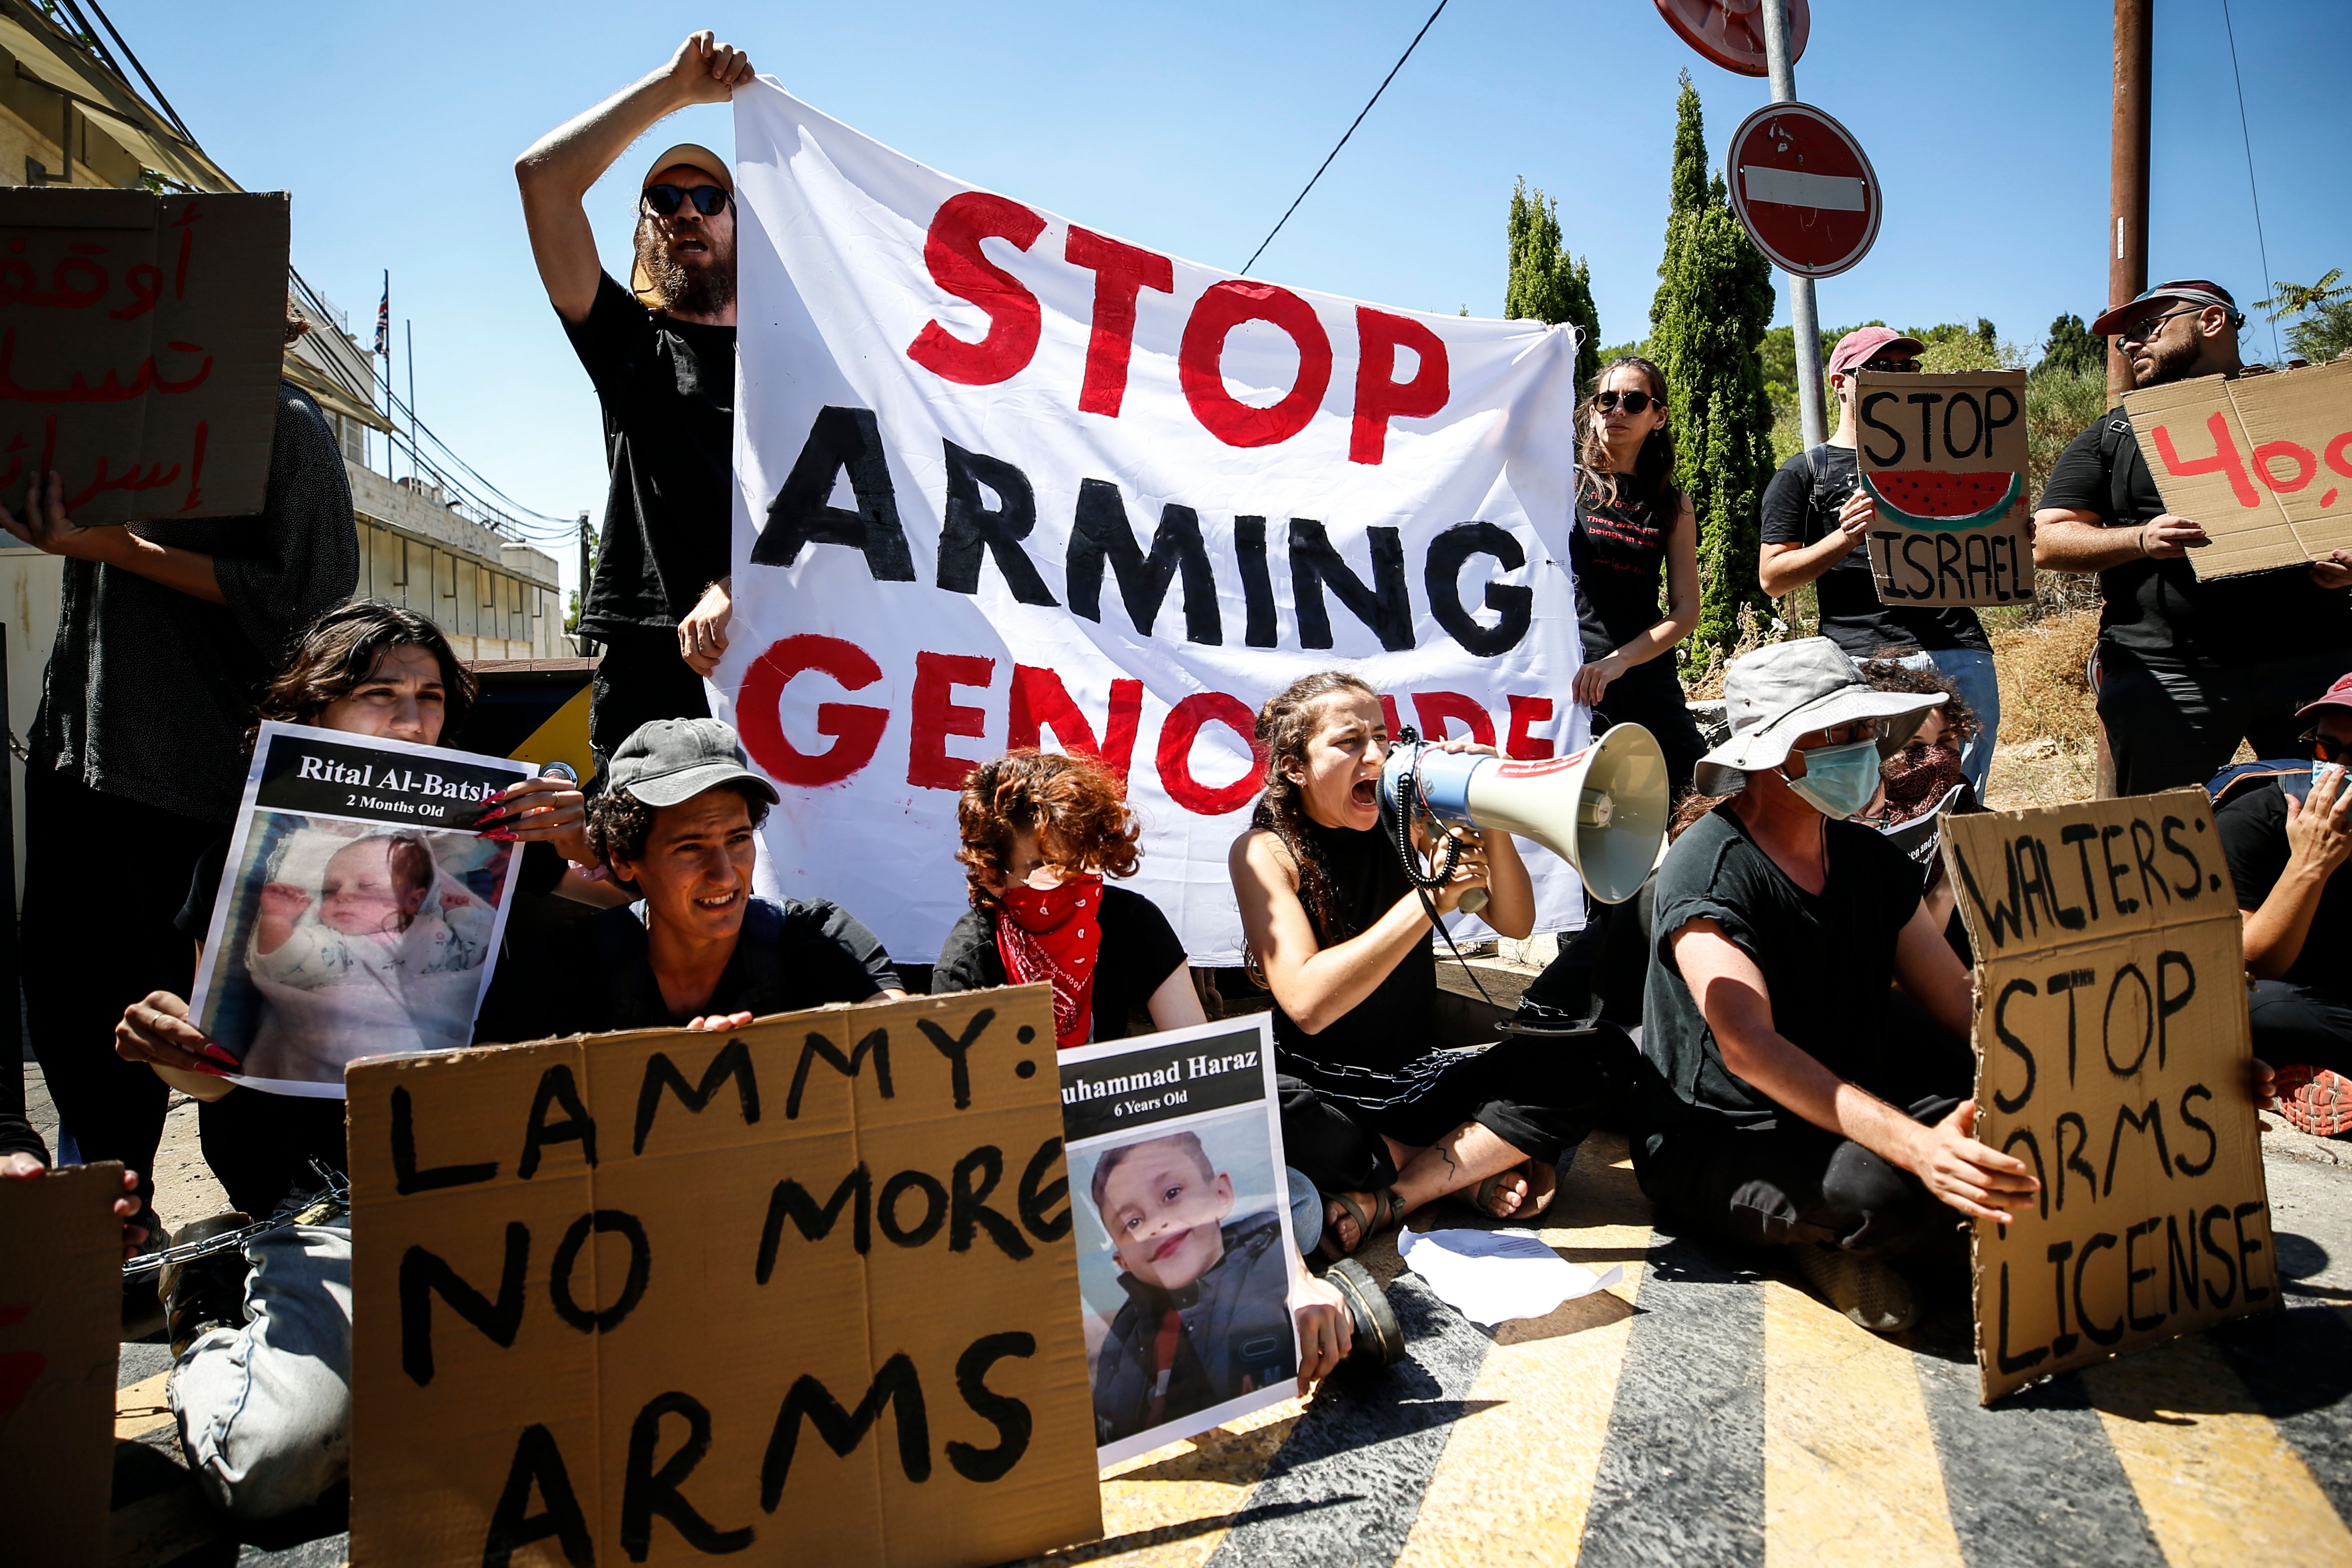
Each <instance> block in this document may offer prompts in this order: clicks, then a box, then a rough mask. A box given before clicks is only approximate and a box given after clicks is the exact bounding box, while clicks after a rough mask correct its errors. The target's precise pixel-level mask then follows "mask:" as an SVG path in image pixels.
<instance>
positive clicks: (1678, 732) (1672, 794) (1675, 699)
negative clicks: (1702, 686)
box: [1592, 652, 1706, 800]
mask: <svg viewBox="0 0 2352 1568" xmlns="http://www.w3.org/2000/svg"><path fill="white" fill-rule="evenodd" d="M1618 724H1639V725H1641V726H1642V727H1643V729H1645V730H1647V731H1649V732H1650V733H1651V734H1652V735H1654V736H1655V737H1657V742H1658V749H1659V750H1661V751H1663V752H1665V753H1666V797H1667V799H1669V800H1680V799H1681V798H1682V797H1683V796H1684V795H1685V794H1687V793H1689V790H1690V787H1691V773H1692V771H1693V770H1694V769H1696V767H1697V766H1698V760H1699V759H1700V758H1701V757H1703V756H1705V755H1706V736H1704V735H1702V734H1700V733H1699V728H1698V721H1696V720H1695V719H1693V718H1692V717H1691V716H1690V710H1689V709H1688V708H1687V707H1685V706H1684V699H1683V683H1682V681H1681V679H1679V678H1677V677H1676V676H1675V656H1674V655H1673V654H1672V653H1671V652H1669V653H1664V654H1661V655H1659V656H1658V657H1657V658H1654V659H1652V660H1651V661H1650V662H1649V663H1647V664H1637V665H1635V666H1634V667H1633V668H1631V669H1629V670H1627V671H1626V672H1625V673H1624V674H1622V675H1621V676H1619V677H1618V678H1617V679H1615V680H1612V681H1611V682H1610V683H1609V689H1608V690H1606V691H1604V692H1602V693H1601V705H1600V706H1599V707H1597V708H1595V709H1594V710H1592V733H1593V734H1594V735H1595V736H1596V737H1598V736H1600V735H1601V734H1602V733H1604V732H1605V731H1608V730H1609V729H1610V728H1612V726H1614V725H1618Z"/></svg>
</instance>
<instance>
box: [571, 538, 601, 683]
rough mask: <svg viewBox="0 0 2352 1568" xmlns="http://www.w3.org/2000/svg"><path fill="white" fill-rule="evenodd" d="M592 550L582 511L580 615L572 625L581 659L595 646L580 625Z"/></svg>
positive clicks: (585, 611) (584, 613) (585, 612)
mask: <svg viewBox="0 0 2352 1568" xmlns="http://www.w3.org/2000/svg"><path fill="white" fill-rule="evenodd" d="M594 548H595V539H594V536H593V535H592V534H591V533H590V532H589V531H588V514H587V513H586V512H584V511H583V512H582V513H581V514H580V614H579V616H578V617H577V618H576V619H575V620H573V622H572V626H573V628H574V629H573V631H572V647H573V648H574V649H575V650H576V651H577V652H578V653H579V655H580V657H581V658H590V657H592V655H591V654H590V651H589V650H590V649H591V648H593V647H594V646H595V645H594V644H593V643H592V642H590V641H589V640H588V631H587V628H586V627H585V626H582V625H581V624H580V623H581V622H582V621H585V620H586V619H587V618H588V576H589V573H590V571H591V570H592V563H591V562H590V559H589V557H590V553H591V552H593V550H594Z"/></svg>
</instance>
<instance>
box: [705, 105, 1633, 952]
mask: <svg viewBox="0 0 2352 1568" xmlns="http://www.w3.org/2000/svg"><path fill="white" fill-rule="evenodd" d="M735 132H736V155H737V159H738V166H737V178H738V181H739V188H740V197H741V205H740V223H739V239H738V247H739V259H738V274H739V279H740V283H739V289H740V303H739V315H740V321H741V329H740V356H741V368H740V383H739V385H738V396H737V405H736V408H737V414H736V426H735V429H736V446H735V478H736V510H735V540H734V571H735V578H734V594H735V619H734V622H733V625H732V626H731V628H730V638H729V646H728V650H727V657H726V658H725V660H724V662H723V663H721V665H720V666H719V672H718V676H717V679H716V685H717V686H718V688H719V691H720V693H721V695H722V698H723V699H724V700H725V701H726V704H727V707H728V709H729V711H728V712H727V717H729V718H730V721H733V722H734V723H735V724H736V726H737V728H738V729H739V730H740V731H741V732H742V736H743V741H744V743H745V745H746V747H747V748H748V749H749V751H750V752H751V757H752V759H753V761H754V762H755V763H757V764H758V765H759V767H760V768H761V770H762V771H764V772H765V773H767V774H768V775H769V776H770V777H771V778H772V779H773V780H774V781H775V783H776V785H777V787H778V789H779V790H780V791H781V792H782V796H783V803H782V805H781V806H779V807H778V808H777V809H776V811H775V812H774V813H773V815H772V816H770V818H769V821H768V826H767V849H768V852H769V863H770V866H771V868H772V872H773V874H774V877H775V879H776V882H777V884H778V885H779V886H780V887H781V889H782V890H783V891H784V892H787V893H793V894H808V893H815V892H822V893H823V894H824V896H825V897H828V898H831V899H834V900H838V901H839V902H840V903H841V904H842V905H844V906H845V908H847V909H850V910H854V911H856V914H857V915H858V917H859V918H860V919H862V920H863V921H866V923H867V924H868V925H870V926H872V927H873V928H874V930H875V931H877V933H878V934H879V935H880V936H881V937H882V939H883V940H884V941H885V942H887V944H888V945H889V947H890V950H891V952H894V953H896V954H898V955H899V956H900V957H903V958H907V959H909V960H914V961H917V962H922V961H928V960H929V959H931V958H932V957H934V956H935V955H936V954H937V953H938V952H939V947H940V941H941V939H942V938H943V937H944V936H945V935H946V933H947V931H948V928H949V927H950V925H951V924H953V923H954V921H955V920H956V919H957V917H958V916H959V915H960V914H961V912H962V911H963V910H964V908H965V907H966V902H965V897H964V892H963V879H962V873H961V868H959V867H958V866H957V865H956V863H955V860H954V850H955V846H956V842H957V840H956V826H955V806H956V795H957V792H958V790H959V789H960V788H961V785H962V783H963V780H964V776H965V775H966V773H969V772H970V770H971V767H972V765H973V764H974V763H979V762H982V761H985V760H986V759H988V758H989V757H992V756H994V755H996V754H997V753H999V752H1003V751H1005V750H1007V749H1008V748H1012V747H1018V746H1030V745H1042V746H1045V747H1047V748H1049V749H1058V750H1063V751H1068V752H1079V751H1084V752H1094V753H1096V754H1097V755H1098V756H1100V757H1101V758H1102V759H1103V761H1104V762H1105V763H1108V765H1109V767H1110V768H1111V769H1112V770H1113V771H1114V772H1116V773H1118V774H1119V775H1121V776H1122V777H1123V778H1124V779H1125V780H1126V782H1127V786H1128V798H1129V803H1130V804H1131V805H1133V807H1134V809H1135V811H1136V813H1137V815H1138V816H1139V818H1140V819H1141V821H1142V823H1143V825H1144V836H1143V851H1144V854H1143V868H1142V871H1141V873H1140V874H1139V876H1138V877H1137V878H1136V879H1135V880H1134V881H1133V882H1132V883H1130V884H1129V885H1130V886H1132V887H1134V888H1135V889H1136V890H1137V891H1139V892H1140V893H1142V894H1144V895H1145V896H1146V897H1148V898H1150V899H1151V900H1153V901H1154V902H1156V903H1158V904H1159V905H1160V908H1161V909H1162V910H1165V911H1167V913H1168V915H1169V917H1170V918H1171V920H1172V921H1174V922H1175V925H1176V929H1177V931H1178V932H1179V933H1180V934H1181V936H1182V938H1183V940H1184V943H1185V947H1186V949H1187V950H1188V951H1189V952H1191V954H1192V960H1193V962H1194V963H1234V962H1236V961H1237V960H1238V957H1239V954H1240V951H1241V930H1240V923H1239V920H1238V917H1237V916H1236V914H1235V913H1234V900H1233V894H1232V890H1231V888H1230V885H1229V883H1228V882H1227V879H1226V873H1225V854H1226V850H1227V848H1228V847H1230V846H1231V845H1232V843H1233V841H1234V837H1236V836H1237V835H1238V834H1240V832H1241V831H1242V829H1243V828H1244V826H1246V825H1247V823H1248V820H1249V808H1250V805H1251V804H1252V802H1253V800H1254V798H1255V795H1256V792H1257V787H1258V778H1259V766H1260V764H1259V762H1258V760H1257V758H1256V757H1255V755H1254V753H1253V751H1252V747H1251V742H1250V729H1251V723H1252V717H1253V715H1254V713H1255V710H1256V708H1257V706H1258V705H1259V704H1260V703H1261V702H1263V701H1264V700H1265V699H1266V698H1267V697H1269V696H1271V695H1273V694H1274V693H1275V692H1276V691H1279V690H1280V689H1282V688H1284V687H1285V686H1286V685H1288V684H1289V683H1290V682H1291V681H1292V680H1294V679H1297V678H1298V677H1300V676H1303V675H1307V674H1311V673H1313V672H1315V671H1317V670H1321V669H1329V668H1347V669H1350V670H1353V671H1355V672H1356V673H1358V674H1360V676H1362V677H1363V678H1364V679H1366V680H1367V681H1369V682H1370V684H1371V685H1372V686H1373V687H1374V689H1377V690H1379V691H1381V692H1382V693H1383V694H1385V695H1386V696H1387V697H1388V698H1389V700H1390V707H1391V719H1390V723H1391V728H1392V729H1393V728H1394V727H1395V726H1396V725H1398V724H1399V723H1400V722H1402V723H1408V724H1413V725H1416V726H1417V727H1418V728H1419V729H1420V730H1421V731H1422V732H1423V734H1424V735H1425V736H1432V737H1434V736H1438V735H1444V734H1454V735H1468V736H1472V737H1475V738H1476V739H1477V740H1480V741H1484V742H1490V743H1492V744H1494V745H1496V746H1497V747H1498V748H1500V749H1501V750H1502V751H1503V752H1505V753H1506V754H1507V755H1512V756H1519V757H1546V756H1552V755H1557V754H1559V753H1563V752H1569V751H1571V750H1573V749H1575V747H1576V746H1578V745H1580V744H1581V743H1582V741H1583V737H1584V731H1585V730H1586V728H1587V724H1588V716H1587V715H1586V713H1585V712H1584V711H1583V710H1580V709H1579V708H1577V707H1576V706H1575V705H1574V704H1573V702H1572V701H1571V700H1570V696H1569V688H1570V680H1571V679H1572V678H1573V676H1574V675H1575V672H1576V667H1577V662H1578V641H1577V630H1576V614H1575V595H1574V591H1573V587H1572V584H1571V583H1570V574H1569V566H1568V534H1569V527H1570V493H1571V491H1570V475H1571V469H1572V462H1573V447H1574V440H1573V426H1572V418H1573V410H1574V397H1575V388H1574V379H1575V374H1574V373H1575V364H1576V342H1575V335H1574V333H1573V332H1572V331H1570V330H1569V329H1566V328H1556V327H1545V326H1542V325H1540V324H1538V323H1535V322H1528V321H1517V322H1511V321H1473V320H1469V319H1466V318H1464V317H1459V316H1442V315H1430V314H1424V313H1423V312H1420V311H1413V310H1386V309H1382V308H1379V307H1375V306H1371V305H1366V304H1361V303H1360V302H1358V301H1356V300H1344V299H1340V298H1338V297H1337V296H1334V295H1329V294H1318V293H1313V292H1309V291H1307V290H1304V289H1288V288H1283V287H1279V286H1277V285H1275V284H1271V283H1263V282H1257V281H1255V280H1251V279H1241V278H1236V277H1234V275H1233V274H1231V273H1226V272H1220V271H1217V270H1216V269H1214V268H1208V267H1202V266H1198V265H1196V264H1194V263H1192V262H1188V261H1183V260H1180V259H1177V258H1172V257H1168V256H1163V255H1160V254H1158V253H1155V252H1153V251H1151V250H1149V249H1146V248H1143V247H1139V246H1135V245H1131V244H1129V243H1128V242H1126V241H1124V240H1119V239H1115V238H1113V237H1110V236H1108V235H1104V234H1098V233H1096V232H1095V231H1094V230H1092V229H1089V228H1086V227H1084V226H1081V225H1079V224H1076V223H1074V222H1071V221H1069V220H1067V219H1066V218H1062V217H1059V216H1055V215H1054V214H1051V213H1047V212H1043V211H1040V210H1038V209H1037V208H1034V207H1032V206H1028V205H1024V204H1022V203H1020V202H1018V201H1014V200H1013V199H1012V198H1010V197H1007V196H1002V195H994V194H992V193H991V192H987V191H981V190H975V189H973V188H971V186H968V185H964V184H959V183H958V182H957V181H955V180H953V179H950V178H949V177H948V176H947V175H945V174H940V173H938V172H937V171H935V170H932V169H929V168H927V167H925V166H924V165H922V164H920V163H915V162H914V161H913V160H911V159H908V158H906V157H903V156H901V155H900V154H898V153H894V152H892V151H890V150H889V149H888V148H887V147H883V146H881V145H879V144H878V143H877V142H873V141H871V140H869V139H867V138H866V137H865V136H861V135H859V134H858V133H857V132H854V131H852V130H850V129H849V128H847V127H846V126H844V125H842V124H840V123H838V122H837V121H833V120H829V119H827V118H826V117H825V116H824V115H822V114H820V113H818V112H817V111H816V110H813V109H811V108H809V107H808V106H807V105H806V104H803V103H802V102H800V101H799V100H796V99H793V98H792V97H790V96H789V95H787V94H786V93H784V92H783V91H782V90H781V89H779V88H777V87H776V86H775V85H774V83H773V82H772V81H769V80H767V79H761V81H759V82H758V83H756V84H753V85H751V86H748V87H745V88H742V89H738V91H737V92H736V94H735ZM1524 848H1525V851H1526V854H1527V858H1528V863H1529V866H1530V868H1531V869H1532V870H1533V872H1534V874H1535V879H1536V893H1537V900H1538V909H1539V910H1540V911H1541V914H1542V922H1541V929H1544V930H1557V929H1559V928H1560V927H1561V926H1564V925H1568V926H1572V925H1574V924H1575V923H1577V921H1578V919H1579V914H1580V900H1578V899H1577V898H1576V897H1575V896H1574V895H1575V890H1576V882H1575V874H1574V872H1573V871H1572V870H1571V869H1570V868H1569V867H1568V866H1567V865H1566V863H1564V862H1562V861H1560V860H1559V859H1557V858H1553V857H1551V856H1549V855H1548V854H1546V853H1544V852H1543V851H1542V850H1539V849H1537V848H1535V847H1533V846H1531V845H1530V846H1524ZM1465 928H1466V929H1467V930H1469V931H1473V932H1475V931H1478V930H1479V928H1477V927H1476V926H1475V924H1474V923H1471V922H1466V921H1465Z"/></svg>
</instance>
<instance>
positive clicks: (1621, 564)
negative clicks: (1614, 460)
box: [1568, 480, 1675, 659]
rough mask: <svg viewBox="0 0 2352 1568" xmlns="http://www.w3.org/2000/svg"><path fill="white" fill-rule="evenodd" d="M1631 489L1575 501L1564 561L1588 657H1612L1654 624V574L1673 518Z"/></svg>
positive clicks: (1662, 560) (1660, 563)
mask: <svg viewBox="0 0 2352 1568" xmlns="http://www.w3.org/2000/svg"><path fill="white" fill-rule="evenodd" d="M1632 488H1633V487H1632V483H1631V481H1630V480H1625V481H1621V484H1620V488H1619V490H1618V495H1617V499H1616V500H1601V498H1600V497H1598V496H1594V495H1586V496H1581V497H1580V498H1579V499H1578V500H1577V503H1576V526H1575V528H1574V530H1573V531H1571V532H1570V534H1569V536H1568V559H1569V564H1570V566H1571V567H1572V568H1573V569H1574V570H1575V573H1576V620H1577V626H1578V629H1579V630H1580V632H1582V633H1583V637H1584V657H1585V658H1588V659H1594V658H1606V657H1607V656H1608V655H1610V654H1612V653H1615V652H1616V651H1617V650H1618V649H1619V648H1621V647H1624V646H1625V645H1626V644H1627V643H1629V642H1632V641H1633V639H1634V638H1635V637H1640V636H1641V635H1642V634H1643V632H1645V631H1648V630H1649V629H1650V628H1651V627H1652V626H1656V625H1657V624H1658V617H1659V610H1658V574H1659V569H1660V568H1661V567H1662V566H1663V565H1664V563H1665V559H1666V531H1667V529H1668V528H1669V527H1671V526H1672V525H1673V523H1674V521H1675V520H1674V516H1673V514H1672V513H1669V512H1666V511H1665V510H1664V508H1662V507H1661V506H1659V504H1658V501H1657V498H1656V497H1655V496H1654V495H1653V496H1651V497H1649V498H1648V499H1636V498H1635V497H1634V496H1633V494H1632V493H1631V490H1632Z"/></svg>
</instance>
